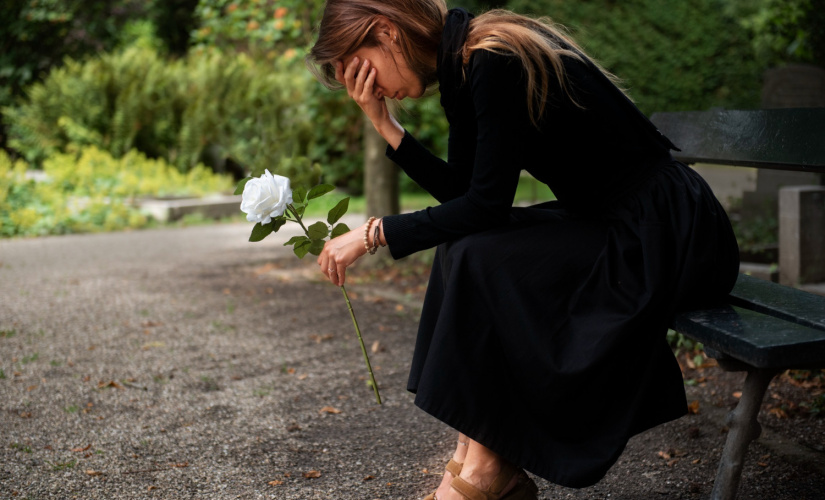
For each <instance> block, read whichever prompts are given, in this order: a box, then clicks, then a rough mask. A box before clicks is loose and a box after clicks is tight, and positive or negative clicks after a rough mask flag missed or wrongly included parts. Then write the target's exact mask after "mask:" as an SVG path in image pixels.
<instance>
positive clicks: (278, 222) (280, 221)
mask: <svg viewBox="0 0 825 500" xmlns="http://www.w3.org/2000/svg"><path fill="white" fill-rule="evenodd" d="M284 224H286V217H284V216H281V217H278V218H277V219H272V232H273V233H277V232H278V230H279V229H281V226H283V225H284Z"/></svg>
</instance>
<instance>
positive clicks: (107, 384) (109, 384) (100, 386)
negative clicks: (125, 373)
mask: <svg viewBox="0 0 825 500" xmlns="http://www.w3.org/2000/svg"><path fill="white" fill-rule="evenodd" d="M106 387H114V388H115V389H121V390H122V389H123V386H122V385H120V384H118V383H117V382H115V381H114V380H110V381H108V382H104V381H102V380H101V381H100V382H98V383H97V388H98V389H105V388H106Z"/></svg>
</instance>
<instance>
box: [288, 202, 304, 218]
mask: <svg viewBox="0 0 825 500" xmlns="http://www.w3.org/2000/svg"><path fill="white" fill-rule="evenodd" d="M292 208H293V209H294V210H295V212H297V213H298V217H302V216H303V215H304V210H306V208H307V204H306V203H293V204H292Z"/></svg>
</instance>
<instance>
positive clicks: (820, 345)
mask: <svg viewBox="0 0 825 500" xmlns="http://www.w3.org/2000/svg"><path fill="white" fill-rule="evenodd" d="M673 329H674V330H676V331H677V332H680V333H683V334H685V335H687V336H689V337H691V338H693V339H696V340H698V341H699V342H702V343H703V344H705V346H707V347H710V348H712V349H714V350H716V351H719V352H721V353H723V354H725V355H727V356H729V357H731V358H734V359H737V360H740V361H743V362H744V363H747V364H748V365H751V366H754V367H756V368H777V369H785V368H819V367H823V366H825V331H823V330H819V329H814V328H809V327H807V326H803V325H799V324H796V323H792V322H789V321H785V320H784V319H780V318H775V317H773V316H768V315H766V314H762V313H760V312H756V311H751V310H748V309H744V308H741V307H737V306H722V307H717V308H711V309H700V310H696V311H688V312H684V313H681V314H679V315H678V316H677V317H676V319H675V320H674V322H673Z"/></svg>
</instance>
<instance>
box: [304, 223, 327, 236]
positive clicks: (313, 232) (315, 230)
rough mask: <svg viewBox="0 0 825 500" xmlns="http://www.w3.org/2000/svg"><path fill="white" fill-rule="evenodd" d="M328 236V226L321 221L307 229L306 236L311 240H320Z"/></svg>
mask: <svg viewBox="0 0 825 500" xmlns="http://www.w3.org/2000/svg"><path fill="white" fill-rule="evenodd" d="M328 235H329V226H327V225H326V224H324V223H323V222H321V221H318V222H316V223H315V224H313V225H311V226H309V227H308V228H307V236H309V238H310V239H311V240H322V239H324V238H326V237H327V236H328Z"/></svg>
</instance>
